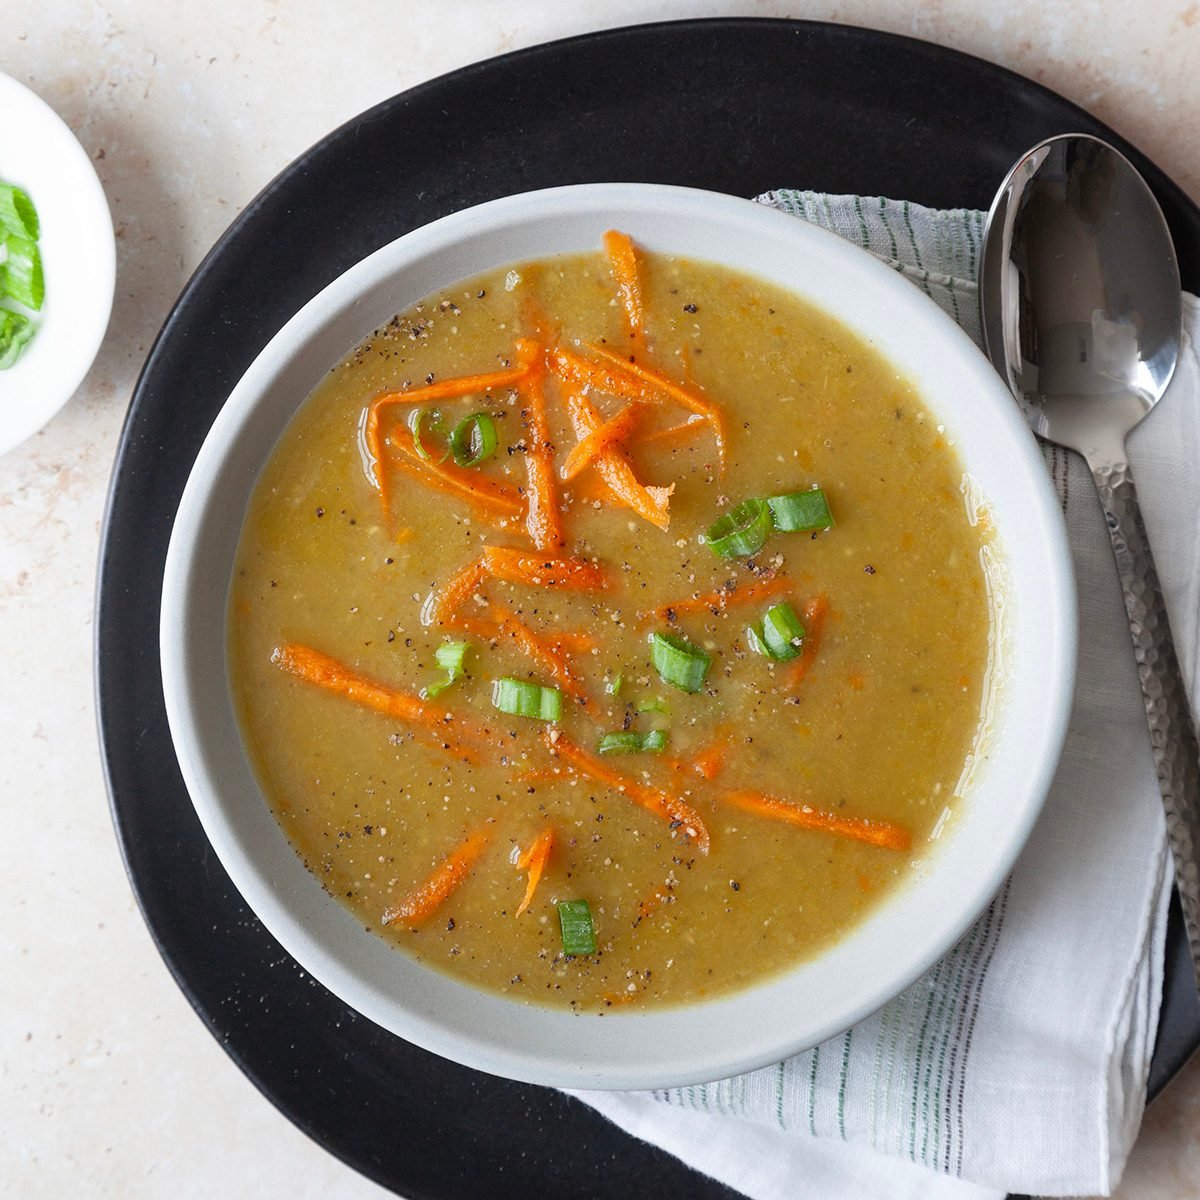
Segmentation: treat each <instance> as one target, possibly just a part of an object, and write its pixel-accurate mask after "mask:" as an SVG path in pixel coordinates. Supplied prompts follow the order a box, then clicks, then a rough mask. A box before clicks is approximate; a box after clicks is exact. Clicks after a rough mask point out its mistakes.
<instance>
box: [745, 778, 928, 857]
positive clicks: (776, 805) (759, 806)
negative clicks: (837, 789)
mask: <svg viewBox="0 0 1200 1200" xmlns="http://www.w3.org/2000/svg"><path fill="white" fill-rule="evenodd" d="M725 799H726V800H727V801H728V802H729V803H730V804H733V805H736V807H738V808H741V809H744V810H745V811H746V812H752V813H755V814H757V815H758V816H760V817H769V818H771V819H772V820H776V821H786V822H788V823H789V824H791V825H799V826H800V827H801V828H803V829H816V830H820V831H821V832H823V833H832V834H834V835H835V836H837V837H844V838H851V839H852V840H854V841H857V842H867V843H869V844H870V845H872V846H881V847H883V848H884V849H885V850H909V849H911V848H912V834H911V833H910V832H909V831H908V830H907V829H905V828H904V827H903V826H902V825H894V824H892V822H890V821H877V820H875V819H874V818H871V817H839V816H838V815H837V814H836V813H831V812H823V811H822V810H820V809H818V808H812V807H811V806H809V805H807V804H794V803H791V802H790V801H787V800H779V799H777V798H776V797H775V796H765V795H763V794H762V793H760V792H751V791H736V792H726V793H725Z"/></svg>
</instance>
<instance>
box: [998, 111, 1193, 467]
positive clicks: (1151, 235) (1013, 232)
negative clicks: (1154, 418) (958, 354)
mask: <svg viewBox="0 0 1200 1200" xmlns="http://www.w3.org/2000/svg"><path fill="white" fill-rule="evenodd" d="M980 303H981V307H982V315H983V331H984V340H985V344H986V346H987V351H988V356H989V357H990V358H991V360H992V363H993V365H994V366H995V367H996V369H997V370H998V371H999V372H1000V375H1001V377H1002V378H1004V379H1006V380H1007V382H1008V384H1009V387H1010V388H1011V389H1012V390H1013V393H1014V394H1015V395H1016V396H1017V397H1018V399H1021V400H1023V401H1024V402H1025V404H1026V406H1027V412H1029V411H1030V409H1037V410H1039V411H1036V412H1031V414H1030V415H1031V423H1032V424H1033V425H1034V428H1035V429H1036V431H1037V432H1038V433H1040V434H1041V435H1042V436H1043V437H1046V438H1048V439H1049V440H1051V441H1053V442H1057V443H1058V444H1059V445H1062V446H1067V447H1070V448H1071V449H1073V450H1077V451H1078V452H1079V453H1080V454H1082V455H1083V456H1084V457H1085V458H1087V459H1088V461H1089V462H1091V460H1092V457H1093V456H1095V455H1104V454H1105V453H1106V452H1110V451H1112V450H1113V449H1114V447H1113V446H1112V441H1113V439H1119V441H1120V444H1121V446H1122V447H1123V444H1124V438H1125V436H1126V435H1127V434H1128V433H1129V431H1130V430H1131V429H1132V428H1133V427H1134V426H1135V425H1136V424H1137V423H1138V422H1139V421H1140V420H1141V419H1142V418H1143V417H1144V416H1145V415H1146V413H1148V412H1149V411H1150V409H1151V408H1152V407H1153V406H1154V405H1155V404H1156V403H1157V402H1158V400H1159V399H1160V398H1161V396H1162V394H1163V393H1164V392H1165V391H1166V389H1167V385H1168V384H1169V383H1170V381H1171V376H1172V375H1173V373H1174V371H1175V364H1176V362H1177V361H1178V357H1179V345H1180V339H1181V334H1182V320H1183V316H1182V306H1181V303H1180V283H1179V266H1178V263H1177V261H1176V258H1175V247H1174V244H1173V243H1172V241H1171V233H1170V230H1169V229H1168V228H1167V223H1166V220H1165V219H1164V217H1163V215H1162V210H1161V209H1160V208H1159V206H1158V202H1157V201H1156V200H1155V199H1154V195H1153V193H1152V192H1151V191H1150V189H1149V187H1148V186H1147V184H1146V182H1145V180H1144V179H1142V177H1141V175H1140V174H1139V173H1138V172H1137V170H1136V169H1135V167H1134V166H1133V164H1132V163H1131V162H1130V161H1129V160H1128V159H1127V158H1126V157H1125V156H1124V155H1123V154H1121V153H1120V152H1119V151H1117V150H1115V149H1113V147H1112V146H1110V145H1108V144H1107V143H1106V142H1102V141H1100V140H1099V139H1098V138H1094V137H1090V136H1088V135H1085V134H1067V135H1064V136H1061V137H1055V138H1051V139H1049V140H1048V141H1045V142H1042V143H1041V144H1040V145H1038V146H1035V147H1034V148H1033V149H1032V150H1030V151H1029V153H1028V154H1026V155H1024V156H1023V157H1022V158H1021V159H1020V160H1019V161H1018V162H1017V164H1016V165H1015V166H1014V167H1013V168H1012V170H1011V171H1010V172H1009V174H1008V177H1007V178H1006V179H1005V181H1004V183H1003V184H1002V185H1001V188H1000V191H999V192H998V193H997V196H996V200H995V202H994V203H993V205H992V211H991V213H990V214H989V216H988V225H987V234H986V239H985V243H984V254H983V267H982V277H981V287H980ZM1099 405H1102V406H1103V407H1102V408H1101V407H1098V406H1099Z"/></svg>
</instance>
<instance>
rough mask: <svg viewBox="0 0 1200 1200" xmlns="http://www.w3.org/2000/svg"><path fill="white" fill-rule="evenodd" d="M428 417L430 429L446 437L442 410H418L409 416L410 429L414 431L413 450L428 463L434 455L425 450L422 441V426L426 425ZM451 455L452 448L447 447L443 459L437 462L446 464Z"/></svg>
mask: <svg viewBox="0 0 1200 1200" xmlns="http://www.w3.org/2000/svg"><path fill="white" fill-rule="evenodd" d="M426 417H428V418H429V428H430V429H432V430H433V431H434V432H435V433H440V434H442V435H443V436H445V433H446V430H445V427H444V426H443V424H442V410H441V409H440V408H416V409H414V410H413V411H412V412H411V413H410V414H409V417H408V427H409V429H410V430H411V431H412V437H413V449H414V450H416V452H417V455H418V457H420V458H423V459H425V460H426V461H427V462H428V461H429V460H430V459H431V458H432V455H431V454H430V453H429V451H428V450H426V449H425V443H424V442H423V441H422V440H421V426H422V424H424V422H425V419H426ZM449 455H450V447H449V446H447V447H446V449H445V450H444V451H443V452H442V457H441V458H439V459H438V460H437V461H438V462H445V461H446V459H447V458H448V457H449Z"/></svg>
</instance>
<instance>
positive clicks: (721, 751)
mask: <svg viewBox="0 0 1200 1200" xmlns="http://www.w3.org/2000/svg"><path fill="white" fill-rule="evenodd" d="M658 761H659V762H661V763H662V765H663V766H664V767H669V768H670V769H671V770H672V771H679V772H681V773H683V774H685V775H686V774H692V775H699V776H700V778H701V779H708V780H712V779H716V777H717V776H718V775H719V774H720V773H721V769H722V768H723V767H724V765H725V748H724V747H723V746H719V745H716V744H714V745H712V746H708V747H706V748H704V749H702V750H698V751H697V752H696V753H695V754H693V755H692V756H691V757H690V758H687V759H683V758H670V757H668V756H667V755H660V756H659V760H658Z"/></svg>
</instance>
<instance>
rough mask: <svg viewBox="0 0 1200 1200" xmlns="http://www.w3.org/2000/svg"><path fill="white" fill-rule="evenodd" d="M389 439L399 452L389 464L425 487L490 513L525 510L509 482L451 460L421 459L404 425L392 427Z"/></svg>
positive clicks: (514, 513)
mask: <svg viewBox="0 0 1200 1200" xmlns="http://www.w3.org/2000/svg"><path fill="white" fill-rule="evenodd" d="M388 441H389V442H390V443H391V445H392V446H393V447H394V449H395V450H397V451H399V452H400V453H394V454H392V455H391V462H392V465H393V466H395V467H398V468H399V469H400V470H402V471H404V472H406V473H407V474H409V475H411V476H413V477H414V478H416V479H417V480H419V481H420V482H421V483H423V484H425V485H426V486H427V487H432V488H436V489H437V490H438V491H442V492H447V493H449V494H450V495H452V496H457V497H458V498H459V499H460V500H466V501H467V503H468V504H470V505H472V507H474V508H476V509H478V510H479V511H480V512H482V513H484V514H485V515H489V516H499V517H519V516H521V515H522V513H523V512H524V511H525V505H524V502H523V501H522V499H521V493H520V492H519V491H518V490H517V489H516V488H515V487H514V486H513V485H512V484H511V483H506V482H504V480H502V479H493V478H492V477H491V476H490V475H484V474H483V472H482V471H476V470H472V469H470V468H467V467H459V466H455V465H454V464H453V463H450V462H441V463H435V462H434V461H433V460H432V459H429V460H427V459H423V458H421V457H420V455H418V454H417V449H416V446H415V445H414V444H413V437H412V433H411V432H410V431H409V430H408V429H405V428H404V427H403V426H399V427H397V428H396V429H395V430H393V431H392V433H391V434H389V435H388Z"/></svg>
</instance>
